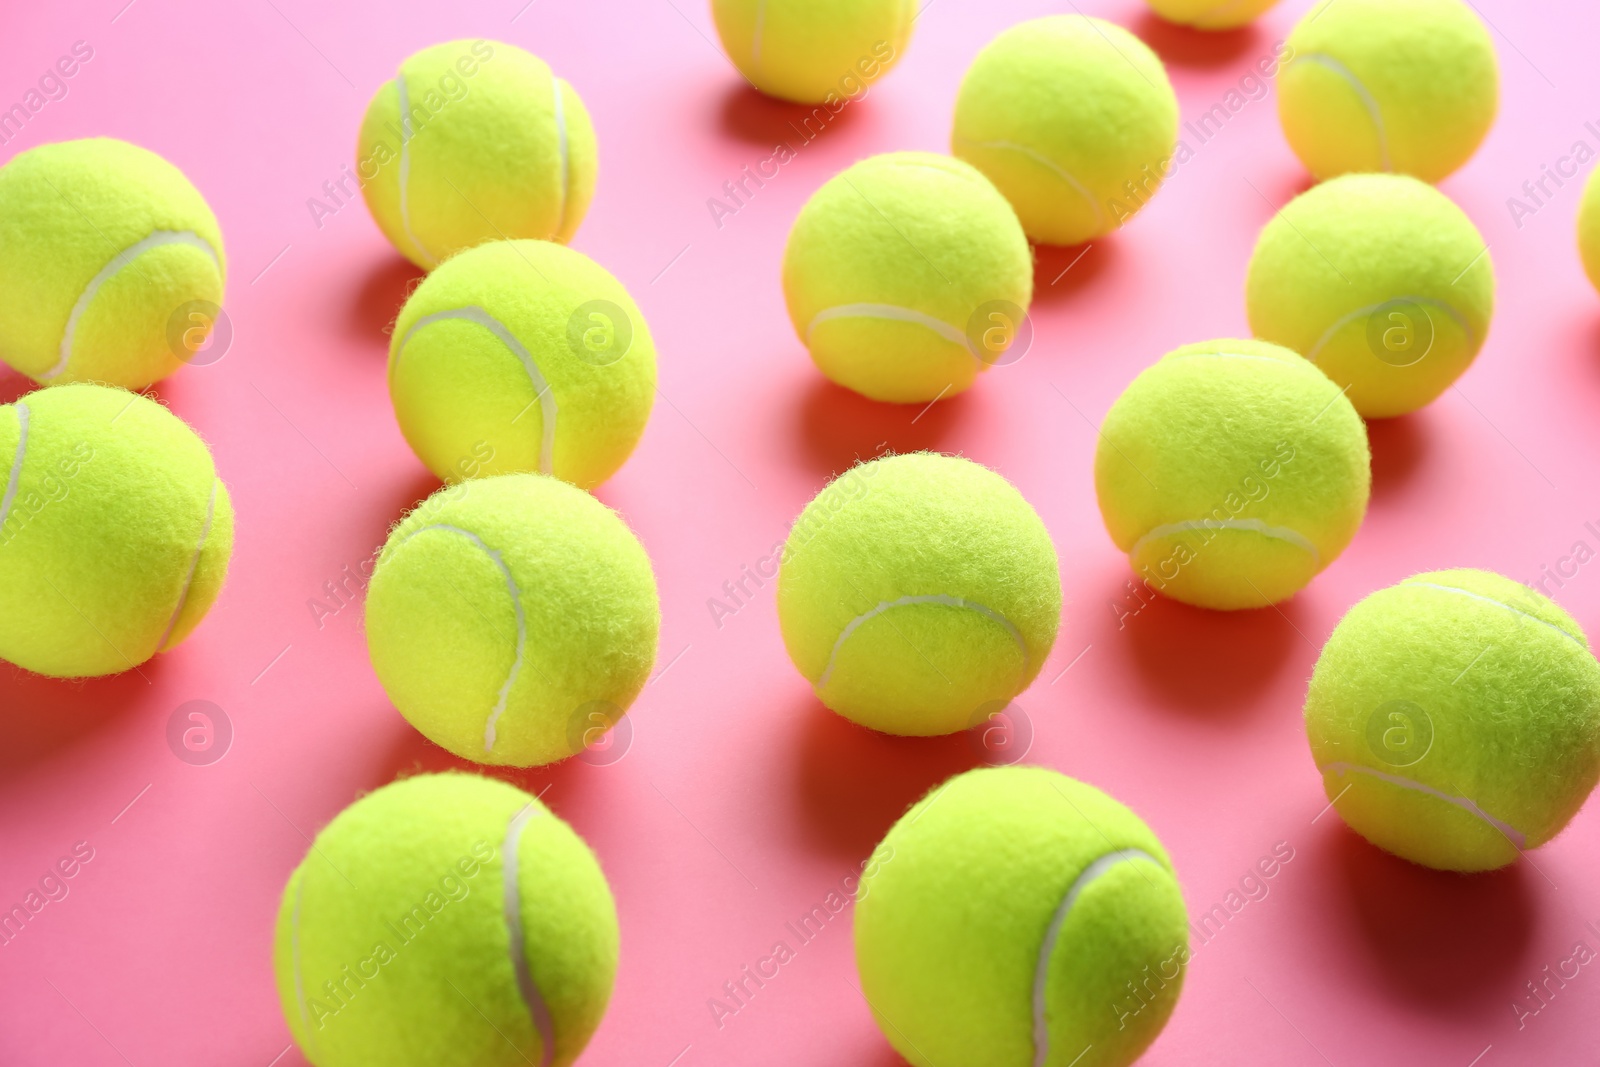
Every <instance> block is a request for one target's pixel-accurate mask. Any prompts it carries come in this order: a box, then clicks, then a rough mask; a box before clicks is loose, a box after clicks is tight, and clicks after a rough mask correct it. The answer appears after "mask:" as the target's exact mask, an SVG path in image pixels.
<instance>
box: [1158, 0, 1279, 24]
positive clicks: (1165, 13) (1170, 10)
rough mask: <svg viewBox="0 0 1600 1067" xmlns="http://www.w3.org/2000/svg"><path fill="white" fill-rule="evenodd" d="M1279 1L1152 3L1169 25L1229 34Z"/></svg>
mask: <svg viewBox="0 0 1600 1067" xmlns="http://www.w3.org/2000/svg"><path fill="white" fill-rule="evenodd" d="M1277 2H1278V0H1149V3H1150V7H1151V9H1152V10H1154V11H1155V13H1156V14H1158V15H1160V16H1161V17H1162V18H1164V19H1166V20H1167V21H1168V22H1177V23H1180V24H1182V25H1185V26H1193V27H1195V28H1196V29H1199V30H1227V29H1232V28H1233V27H1235V26H1243V25H1244V24H1245V23H1247V22H1250V21H1252V20H1254V19H1255V18H1256V16H1258V15H1260V14H1261V13H1262V12H1264V11H1266V10H1267V9H1268V8H1270V7H1273V6H1274V5H1276V4H1277Z"/></svg>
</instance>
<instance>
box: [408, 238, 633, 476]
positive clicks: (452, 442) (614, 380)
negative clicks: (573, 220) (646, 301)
mask: <svg viewBox="0 0 1600 1067" xmlns="http://www.w3.org/2000/svg"><path fill="white" fill-rule="evenodd" d="M655 387H656V350H655V343H654V342H653V341H652V340H651V338H650V328H649V327H648V326H646V325H645V321H644V316H643V315H641V314H640V313H639V308H638V306H637V305H635V304H634V302H633V298H632V297H630V296H629V295H628V291H627V290H626V289H624V288H623V287H622V283H621V282H619V281H617V279H615V278H613V277H612V276H611V275H610V274H609V273H607V271H606V270H605V268H603V267H601V266H600V265H599V264H598V263H596V262H595V261H594V260H592V259H590V258H589V257H588V256H585V255H584V254H583V253H581V252H574V251H573V250H571V249H570V248H567V247H566V246H564V245H559V244H554V243H552V242H549V241H491V242H489V243H488V244H484V245H479V246H478V247H476V248H473V249H469V250H468V251H466V252H463V253H461V254H460V255H458V256H455V257H454V258H452V259H451V260H450V261H449V262H448V263H446V264H444V265H443V266H441V267H440V268H439V269H438V270H436V271H434V272H433V273H432V274H430V275H429V276H428V277H427V278H426V279H424V281H423V283H422V284H421V285H420V286H418V287H417V291H416V292H414V293H412V294H411V298H410V299H409V300H407V301H406V303H405V307H403V308H401V309H400V317H399V318H398V319H397V320H396V322H395V325H394V334H393V337H392V338H391V339H390V342H389V395H390V398H391V399H392V400H393V401H394V411H395V416H396V418H398V419H399V421H400V430H401V432H402V433H403V434H405V438H406V440H407V441H408V442H409V443H410V445H411V448H412V450H413V451H414V452H416V454H417V457H418V458H419V459H421V460H422V462H423V463H425V464H426V465H427V467H428V469H429V470H431V471H433V473H434V474H436V475H437V476H438V477H439V478H440V479H441V480H442V481H447V482H455V481H461V480H462V479H464V478H474V477H479V476H481V475H488V474H502V473H506V472H508V471H542V472H544V473H546V474H554V475H555V476H556V477H558V478H562V479H565V480H566V481H569V482H572V483H573V484H575V485H580V486H583V487H584V488H586V489H587V488H590V487H593V486H595V485H598V484H600V483H601V482H603V481H605V480H606V479H607V478H609V477H611V475H612V474H613V473H614V472H615V471H616V469H617V468H618V467H620V466H622V463H623V461H624V460H626V459H627V458H628V456H629V454H630V453H632V451H633V446H634V445H635V444H637V443H638V441H639V437H640V435H641V434H643V433H644V426H645V423H646V422H647V421H649V418H650V406H651V404H652V403H653V402H654V401H655Z"/></svg>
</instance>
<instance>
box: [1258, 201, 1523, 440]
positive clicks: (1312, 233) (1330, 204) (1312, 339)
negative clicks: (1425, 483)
mask: <svg viewBox="0 0 1600 1067" xmlns="http://www.w3.org/2000/svg"><path fill="white" fill-rule="evenodd" d="M1245 307H1246V310H1247V311H1248V313H1249V316H1250V329H1251V330H1252V331H1254V332H1255V335H1256V336H1257V337H1259V338H1261V339H1263V340H1266V341H1271V342H1273V343H1275V344H1280V345H1284V346H1285V347H1288V348H1292V349H1294V350H1295V351H1296V352H1299V353H1300V354H1301V355H1303V356H1305V357H1306V358H1307V359H1309V360H1310V361H1311V362H1313V363H1315V364H1316V365H1317V366H1319V367H1321V368H1322V370H1323V371H1324V372H1325V373H1326V374H1327V375H1328V377H1330V378H1332V379H1333V380H1334V382H1335V383H1337V384H1338V385H1340V386H1344V387H1346V388H1348V390H1349V393H1348V395H1349V397H1350V402H1351V403H1353V404H1354V405H1355V406H1356V410H1357V411H1359V412H1361V414H1363V415H1365V416H1367V417H1368V418H1387V417H1388V416H1391V415H1403V414H1405V413H1406V412H1408V411H1415V410H1416V409H1417V408H1420V407H1422V406H1423V405H1424V404H1428V403H1430V402H1432V401H1433V400H1434V398H1436V397H1437V396H1438V395H1439V394H1440V393H1442V392H1444V391H1445V390H1446V389H1447V388H1449V387H1450V385H1451V384H1452V383H1454V382H1455V380H1456V379H1457V378H1459V377H1461V375H1462V374H1463V373H1464V372H1465V371H1466V369H1467V367H1468V366H1470V365H1471V363H1472V360H1473V359H1474V357H1476V356H1477V354H1478V350H1479V349H1480V348H1482V347H1483V342H1484V338H1485V336H1486V335H1487V334H1488V332H1489V319H1490V317H1491V316H1492V315H1493V313H1494V267H1493V264H1491V262H1490V260H1489V248H1488V245H1486V244H1484V241H1483V237H1482V236H1481V235H1480V234H1479V233H1478V230H1477V227H1475V226H1473V225H1472V220H1470V219H1468V218H1467V216H1466V213H1465V212H1463V211H1462V210H1461V209H1460V208H1459V207H1457V206H1456V205H1455V204H1454V203H1452V202H1451V201H1450V199H1449V198H1448V197H1446V196H1445V195H1444V194H1443V193H1441V192H1439V191H1438V190H1437V189H1434V188H1433V187H1432V186H1430V185H1427V184H1425V183H1423V182H1420V181H1418V180H1417V179H1415V178H1409V177H1406V176H1404V175H1395V174H1349V175H1346V176H1344V177H1342V178H1335V179H1334V180H1332V181H1329V182H1324V183H1323V184H1321V185H1318V186H1316V187H1315V188H1313V189H1311V190H1309V191H1307V192H1305V193H1302V194H1301V195H1300V196H1297V197H1295V199H1293V200H1291V201H1290V202H1289V203H1288V205H1287V206H1285V207H1284V209H1283V210H1282V211H1280V212H1279V213H1278V214H1277V215H1276V216H1275V217H1274V218H1273V219H1272V221H1271V222H1269V223H1267V225H1266V227H1265V228H1263V229H1262V231H1261V237H1260V239H1259V240H1258V241H1257V242H1256V248H1255V252H1254V253H1253V254H1252V255H1251V257H1250V268H1249V274H1248V276H1247V278H1246V280H1245Z"/></svg>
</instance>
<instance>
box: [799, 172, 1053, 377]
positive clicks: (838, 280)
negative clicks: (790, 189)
mask: <svg viewBox="0 0 1600 1067" xmlns="http://www.w3.org/2000/svg"><path fill="white" fill-rule="evenodd" d="M783 292H784V296H785V298H786V299H787V302H788V305H789V320H790V321H791V322H792V323H794V329H795V333H796V334H798V335H799V337H800V340H801V341H803V342H804V343H805V345H806V347H807V348H808V349H809V350H810V352H811V358H812V359H813V360H814V361H815V362H816V364H817V367H818V368H819V369H820V370H821V371H822V373H823V374H825V375H827V376H828V377H829V378H831V379H832V380H834V381H835V382H838V383H839V384H840V385H843V386H845V387H846V388H849V389H854V390H855V391H856V392H858V393H861V394H862V395H863V396H868V397H871V398H872V399H874V400H887V401H893V402H896V403H910V402H916V403H925V402H927V401H930V400H934V399H937V398H940V397H947V396H954V395H955V394H957V393H959V392H961V391H962V390H964V389H966V388H967V387H968V386H969V385H971V384H972V381H973V379H974V378H975V377H976V376H977V375H978V373H979V372H981V371H983V370H986V369H987V368H988V367H990V366H992V365H993V364H996V363H1003V362H1010V361H1013V360H1015V359H1020V358H1021V354H1022V351H1023V349H1024V348H1025V347H1026V343H1027V337H1028V331H1030V330H1031V329H1032V326H1031V324H1030V323H1028V322H1027V310H1028V302H1029V301H1030V300H1032V299H1033V260H1032V257H1031V256H1030V254H1029V252H1028V239H1027V238H1026V237H1024V236H1023V234H1022V227H1021V226H1020V225H1018V223H1017V216H1016V213H1015V212H1013V211H1012V210H1011V206H1010V205H1009V204H1007V203H1006V201H1005V198H1004V197H1002V196H1001V195H1000V194H999V192H998V191H996V190H995V187H994V186H993V185H991V184H990V183H989V180H988V179H987V178H985V177H984V176H983V175H982V174H980V173H979V172H978V171H977V170H975V169H973V168H972V167H970V166H968V165H967V164H965V163H962V162H961V161H960V160H956V159H951V158H950V157H949V156H938V155H934V154H932V153H929V152H892V153H890V154H888V155H882V156H873V157H872V158H871V159H866V160H862V161H861V162H860V163H857V164H856V165H855V166H853V167H850V168H849V169H848V170H845V171H843V172H841V173H839V174H837V175H835V176H834V177H833V178H831V179H830V180H829V181H828V182H827V184H825V185H824V186H823V187H822V188H821V189H818V190H817V192H816V193H815V194H814V195H813V196H812V197H811V199H810V200H808V201H806V205H805V207H803V208H802V209H801V210H800V217H799V218H797V219H796V220H795V223H794V229H792V230H791V231H790V232H789V243H788V246H787V247H786V248H785V249H784V255H783ZM1019 336H1020V337H1021V338H1022V344H1021V345H1019V346H1017V347H1016V349H1015V350H1014V349H1013V346H1014V345H1016V343H1017V342H1018V339H1019Z"/></svg>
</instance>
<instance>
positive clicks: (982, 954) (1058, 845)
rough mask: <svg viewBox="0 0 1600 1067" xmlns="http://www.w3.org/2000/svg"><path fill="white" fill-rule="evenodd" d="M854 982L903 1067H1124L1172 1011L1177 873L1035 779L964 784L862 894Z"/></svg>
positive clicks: (1133, 827) (985, 778)
mask: <svg viewBox="0 0 1600 1067" xmlns="http://www.w3.org/2000/svg"><path fill="white" fill-rule="evenodd" d="M855 943H856V967H857V969H858V970H859V971H860V974H861V991H862V993H863V994H865V996H866V1000H867V1004H868V1006H869V1007H870V1008H871V1009H872V1014H873V1016H874V1018H876V1019H877V1021H878V1026H879V1028H880V1029H881V1030H882V1031H883V1033H884V1036H885V1037H887V1038H888V1039H889V1043H890V1044H891V1045H893V1046H894V1047H895V1050H896V1051H898V1052H899V1053H900V1055H902V1056H904V1057H905V1058H906V1059H907V1060H908V1061H910V1062H911V1063H912V1064H913V1065H914V1067H1030V1065H1043V1064H1049V1065H1051V1067H1066V1065H1067V1064H1072V1065H1074V1067H1123V1065H1126V1064H1129V1063H1132V1062H1133V1061H1134V1060H1135V1059H1137V1058H1138V1057H1139V1054H1140V1053H1141V1052H1143V1051H1144V1050H1145V1049H1146V1048H1147V1047H1148V1046H1149V1045H1150V1043H1151V1042H1152V1041H1154V1040H1155V1038H1156V1035H1157V1034H1159V1033H1160V1032H1161V1028H1162V1027H1163V1026H1165V1025H1166V1022H1167V1018H1168V1017H1169V1016H1170V1015H1171V1014H1172V1009H1173V1007H1174V1006H1175V1005H1176V1004H1177V1001H1178V993H1179V991H1180V990H1181V989H1182V987H1183V976H1184V966H1185V964H1186V963H1187V962H1188V959H1189V933H1188V918H1187V916H1186V915H1185V914H1184V908H1183V895H1182V893H1181V892H1180V891H1179V888H1178V878H1177V874H1176V873H1175V872H1174V871H1173V869H1172V861H1171V860H1170V859H1169V858H1168V857H1167V854H1166V852H1165V851H1164V850H1163V849H1162V847H1161V842H1160V841H1158V840H1157V839H1156V835H1155V834H1153V833H1151V832H1150V828H1149V827H1148V826H1146V825H1145V824H1144V823H1143V822H1141V821H1140V820H1139V817H1138V816H1137V815H1135V814H1134V813H1133V812H1131V811H1129V810H1128V809H1127V808H1125V807H1123V806H1122V805H1121V804H1119V803H1117V802H1116V801H1115V800H1113V799H1111V798H1110V797H1108V796H1106V795H1105V794H1104V793H1102V792H1100V791H1099V790H1098V789H1095V788H1094V787H1093V786H1089V785H1085V784H1084V783H1082V782H1078V781H1074V780H1073V779H1071V778H1068V777H1065V776H1064V775H1060V774H1057V773H1055V772H1054V771H1050V770H1046V769H1044V768H1043V767H995V768H983V769H979V770H975V771H968V772H966V773H965V774H960V775H957V776H956V777H954V778H951V779H950V780H949V781H947V782H945V783H944V784H943V785H939V786H936V787H935V788H934V789H933V791H932V792H930V793H929V794H928V795H927V796H925V797H923V798H922V800H921V801H920V802H919V803H917V804H916V806H914V807H913V808H912V809H911V810H910V811H908V812H906V814H905V815H904V816H902V817H901V819H900V821H899V822H897V823H895V825H894V827H893V828H892V829H891V830H890V831H889V833H888V836H886V837H885V838H884V839H883V843H882V844H881V845H879V846H878V849H877V851H875V852H874V853H873V856H872V859H871V860H869V861H868V866H867V869H866V871H865V873H864V874H863V875H862V878H861V885H860V888H859V890H858V891H857V895H856V916H855Z"/></svg>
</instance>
